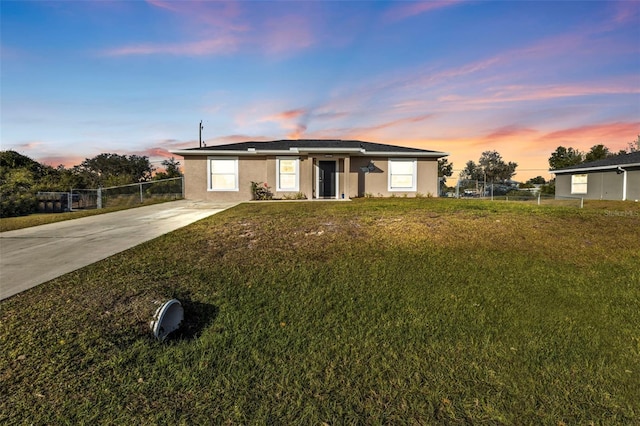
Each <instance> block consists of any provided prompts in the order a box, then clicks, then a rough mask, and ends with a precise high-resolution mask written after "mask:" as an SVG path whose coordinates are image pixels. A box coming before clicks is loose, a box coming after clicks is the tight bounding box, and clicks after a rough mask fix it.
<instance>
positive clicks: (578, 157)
mask: <svg viewBox="0 0 640 426" xmlns="http://www.w3.org/2000/svg"><path fill="white" fill-rule="evenodd" d="M583 159H584V155H583V154H582V153H581V152H580V151H578V150H577V149H573V148H571V147H569V148H565V147H564V146H559V147H557V148H556V150H555V151H554V152H553V153H551V157H549V167H550V168H551V170H559V169H564V168H567V167H571V166H575V165H576V164H580V163H582V161H583Z"/></svg>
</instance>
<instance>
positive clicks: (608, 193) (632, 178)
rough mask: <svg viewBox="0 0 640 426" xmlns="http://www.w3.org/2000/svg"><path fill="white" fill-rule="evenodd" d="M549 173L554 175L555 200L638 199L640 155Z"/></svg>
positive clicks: (612, 158)
mask: <svg viewBox="0 0 640 426" xmlns="http://www.w3.org/2000/svg"><path fill="white" fill-rule="evenodd" d="M549 172H550V173H554V174H555V175H556V198H563V197H576V198H577V197H580V198H584V199H588V200H639V199H640V151H638V152H632V153H630V154H621V155H615V156H612V157H609V158H605V159H602V160H597V161H592V162H590V163H583V164H578V165H575V166H571V167H567V168H564V169H558V170H549Z"/></svg>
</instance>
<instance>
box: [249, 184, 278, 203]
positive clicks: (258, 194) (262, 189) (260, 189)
mask: <svg viewBox="0 0 640 426" xmlns="http://www.w3.org/2000/svg"><path fill="white" fill-rule="evenodd" d="M251 193H252V194H253V199H254V200H272V199H273V192H271V188H269V186H268V185H267V183H266V182H251Z"/></svg>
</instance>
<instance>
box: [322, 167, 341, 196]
mask: <svg viewBox="0 0 640 426" xmlns="http://www.w3.org/2000/svg"><path fill="white" fill-rule="evenodd" d="M336 169H337V164H336V161H335V160H331V161H318V198H336V193H337V191H336V187H337V183H338V180H337V179H336Z"/></svg>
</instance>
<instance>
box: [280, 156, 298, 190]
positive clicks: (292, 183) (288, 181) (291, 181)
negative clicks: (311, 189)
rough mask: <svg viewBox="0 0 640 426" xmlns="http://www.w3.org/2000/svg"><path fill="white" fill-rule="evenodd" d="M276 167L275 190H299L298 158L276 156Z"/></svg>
mask: <svg viewBox="0 0 640 426" xmlns="http://www.w3.org/2000/svg"><path fill="white" fill-rule="evenodd" d="M276 168H277V173H276V191H299V190H300V160H299V159H298V158H291V157H283V158H277V159H276Z"/></svg>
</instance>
